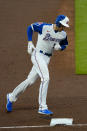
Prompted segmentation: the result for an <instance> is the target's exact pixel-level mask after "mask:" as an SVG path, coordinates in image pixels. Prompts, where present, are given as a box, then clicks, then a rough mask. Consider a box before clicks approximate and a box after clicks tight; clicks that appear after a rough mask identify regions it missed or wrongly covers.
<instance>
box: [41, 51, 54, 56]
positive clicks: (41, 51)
mask: <svg viewBox="0 0 87 131" xmlns="http://www.w3.org/2000/svg"><path fill="white" fill-rule="evenodd" d="M40 53H42V54H44V55H47V56H52V54H49V53H46V52H43V51H42V50H40Z"/></svg>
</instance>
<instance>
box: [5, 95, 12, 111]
mask: <svg viewBox="0 0 87 131" xmlns="http://www.w3.org/2000/svg"><path fill="white" fill-rule="evenodd" d="M6 109H7V111H8V112H11V111H12V102H11V101H10V100H9V94H7V104H6Z"/></svg>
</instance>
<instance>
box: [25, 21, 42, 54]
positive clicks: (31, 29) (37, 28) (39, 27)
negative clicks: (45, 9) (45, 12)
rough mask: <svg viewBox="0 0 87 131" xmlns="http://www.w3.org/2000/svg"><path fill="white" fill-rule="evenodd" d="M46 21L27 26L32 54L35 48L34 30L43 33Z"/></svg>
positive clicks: (29, 49) (29, 50) (30, 52)
mask: <svg viewBox="0 0 87 131" xmlns="http://www.w3.org/2000/svg"><path fill="white" fill-rule="evenodd" d="M43 25H44V23H42V22H36V23H33V24H31V25H30V26H28V28H27V36H28V53H29V54H32V49H35V47H34V45H33V42H32V37H33V33H34V32H38V33H39V34H42V28H43Z"/></svg>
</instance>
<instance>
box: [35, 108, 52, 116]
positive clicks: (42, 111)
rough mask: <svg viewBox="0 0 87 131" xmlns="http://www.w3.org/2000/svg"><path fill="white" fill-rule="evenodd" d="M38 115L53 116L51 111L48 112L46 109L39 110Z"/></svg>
mask: <svg viewBox="0 0 87 131" xmlns="http://www.w3.org/2000/svg"><path fill="white" fill-rule="evenodd" d="M38 113H39V114H44V115H53V112H51V111H50V110H48V109H45V110H39V111H38Z"/></svg>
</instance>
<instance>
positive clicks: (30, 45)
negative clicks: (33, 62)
mask: <svg viewBox="0 0 87 131" xmlns="http://www.w3.org/2000/svg"><path fill="white" fill-rule="evenodd" d="M34 49H35V47H34V45H33V43H32V41H29V42H28V54H30V55H31V54H32V52H33V50H34Z"/></svg>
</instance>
